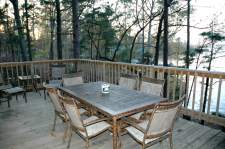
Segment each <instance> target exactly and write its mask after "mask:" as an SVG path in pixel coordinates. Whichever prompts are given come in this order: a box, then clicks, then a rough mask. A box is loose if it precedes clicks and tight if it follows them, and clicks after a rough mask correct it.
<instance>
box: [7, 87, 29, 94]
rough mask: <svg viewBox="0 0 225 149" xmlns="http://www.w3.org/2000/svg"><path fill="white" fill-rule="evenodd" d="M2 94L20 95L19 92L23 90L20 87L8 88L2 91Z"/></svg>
mask: <svg viewBox="0 0 225 149" xmlns="http://www.w3.org/2000/svg"><path fill="white" fill-rule="evenodd" d="M3 92H5V93H7V94H15V93H20V92H25V90H24V89H23V88H21V87H13V88H8V89H5V90H3Z"/></svg>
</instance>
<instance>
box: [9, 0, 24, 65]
mask: <svg viewBox="0 0 225 149" xmlns="http://www.w3.org/2000/svg"><path fill="white" fill-rule="evenodd" d="M10 2H11V3H12V5H13V9H14V16H15V21H16V28H17V30H18V35H19V45H20V53H21V57H22V61H26V60H27V58H26V46H25V40H24V35H23V28H22V24H21V20H20V15H19V7H18V0H10Z"/></svg>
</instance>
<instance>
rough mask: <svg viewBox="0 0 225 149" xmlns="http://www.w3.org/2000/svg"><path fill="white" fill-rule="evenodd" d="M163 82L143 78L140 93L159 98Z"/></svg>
mask: <svg viewBox="0 0 225 149" xmlns="http://www.w3.org/2000/svg"><path fill="white" fill-rule="evenodd" d="M163 85H164V80H157V79H152V78H147V77H143V78H142V81H141V83H140V92H143V93H146V94H151V95H156V96H161V94H162V91H163Z"/></svg>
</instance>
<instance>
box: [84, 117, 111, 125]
mask: <svg viewBox="0 0 225 149" xmlns="http://www.w3.org/2000/svg"><path fill="white" fill-rule="evenodd" d="M108 119H109V118H100V119H96V120H93V121H90V122H87V123H85V124H84V127H86V126H89V125H93V124H96V123H99V122H102V121H106V120H108Z"/></svg>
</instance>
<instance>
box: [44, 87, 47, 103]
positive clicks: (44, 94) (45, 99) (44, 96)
mask: <svg viewBox="0 0 225 149" xmlns="http://www.w3.org/2000/svg"><path fill="white" fill-rule="evenodd" d="M46 98H47V97H46V89H45V88H44V99H45V100H46Z"/></svg>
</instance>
